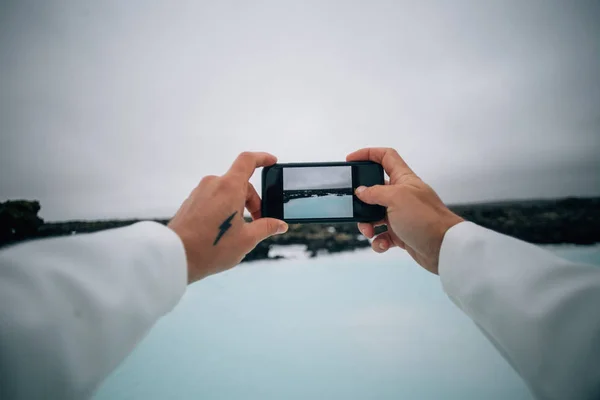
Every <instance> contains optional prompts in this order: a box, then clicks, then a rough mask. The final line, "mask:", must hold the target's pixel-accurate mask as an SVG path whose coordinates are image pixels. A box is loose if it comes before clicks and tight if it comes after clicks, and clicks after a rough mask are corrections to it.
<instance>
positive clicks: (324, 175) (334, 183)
mask: <svg viewBox="0 0 600 400" xmlns="http://www.w3.org/2000/svg"><path fill="white" fill-rule="evenodd" d="M353 192H354V191H353V189H352V167H350V166H340V167H298V168H284V169H283V218H284V219H307V218H352V217H353V216H354V211H353V206H352V203H353V198H352V197H353V194H354V193H353Z"/></svg>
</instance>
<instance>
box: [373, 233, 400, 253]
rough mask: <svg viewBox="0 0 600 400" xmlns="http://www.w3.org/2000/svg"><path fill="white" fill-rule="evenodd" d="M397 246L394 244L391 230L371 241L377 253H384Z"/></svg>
mask: <svg viewBox="0 0 600 400" xmlns="http://www.w3.org/2000/svg"><path fill="white" fill-rule="evenodd" d="M395 246H396V245H395V244H394V241H393V240H392V237H391V236H390V234H389V232H384V233H382V234H380V235H377V237H376V238H375V239H374V240H373V242H372V243H371V247H372V248H373V250H375V252H377V253H384V252H386V251H388V250H389V249H391V248H392V247H395Z"/></svg>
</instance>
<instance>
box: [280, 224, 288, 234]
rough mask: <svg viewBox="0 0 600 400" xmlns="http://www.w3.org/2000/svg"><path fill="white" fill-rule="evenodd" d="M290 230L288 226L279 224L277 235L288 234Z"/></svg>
mask: <svg viewBox="0 0 600 400" xmlns="http://www.w3.org/2000/svg"><path fill="white" fill-rule="evenodd" d="M287 230H288V224H286V223H283V224H279V226H278V227H277V233H286V232H287Z"/></svg>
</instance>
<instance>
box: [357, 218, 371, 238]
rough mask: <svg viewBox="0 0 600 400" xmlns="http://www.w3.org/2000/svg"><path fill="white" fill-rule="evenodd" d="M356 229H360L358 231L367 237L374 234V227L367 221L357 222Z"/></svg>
mask: <svg viewBox="0 0 600 400" xmlns="http://www.w3.org/2000/svg"><path fill="white" fill-rule="evenodd" d="M358 230H359V231H360V233H362V234H363V235H364V236H365V237H367V238H369V239H372V238H373V235H375V228H374V227H373V225H372V224H370V223H368V222H359V223H358Z"/></svg>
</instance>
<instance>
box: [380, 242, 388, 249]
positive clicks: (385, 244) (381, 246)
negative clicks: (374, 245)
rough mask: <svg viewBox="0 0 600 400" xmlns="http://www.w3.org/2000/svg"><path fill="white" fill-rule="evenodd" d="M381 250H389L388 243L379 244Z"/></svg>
mask: <svg viewBox="0 0 600 400" xmlns="http://www.w3.org/2000/svg"><path fill="white" fill-rule="evenodd" d="M379 248H380V249H381V250H385V249H387V243H386V242H381V243H379Z"/></svg>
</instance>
